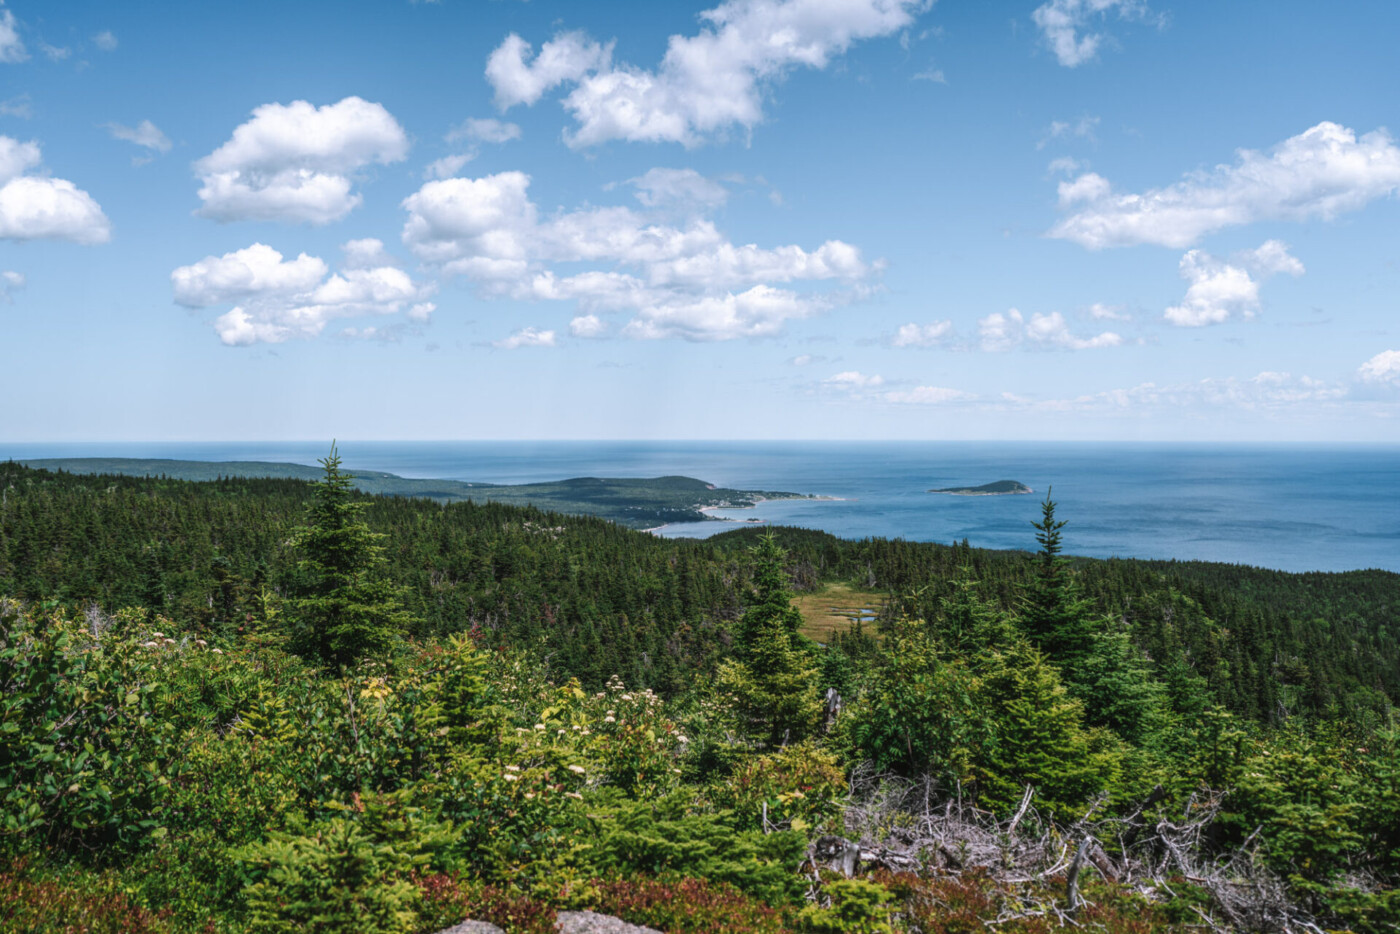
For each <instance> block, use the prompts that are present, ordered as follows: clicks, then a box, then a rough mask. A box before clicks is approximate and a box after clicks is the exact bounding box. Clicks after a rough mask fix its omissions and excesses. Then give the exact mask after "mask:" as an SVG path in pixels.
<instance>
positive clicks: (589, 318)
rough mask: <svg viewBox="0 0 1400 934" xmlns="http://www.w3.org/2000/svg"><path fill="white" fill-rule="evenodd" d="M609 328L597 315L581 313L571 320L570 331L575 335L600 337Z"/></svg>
mask: <svg viewBox="0 0 1400 934" xmlns="http://www.w3.org/2000/svg"><path fill="white" fill-rule="evenodd" d="M607 329H608V326H607V324H606V323H605V322H604V321H603V319H602V318H599V317H598V316H597V315H579V316H578V317H576V318H574V319H573V320H572V321H570V322H569V333H570V334H572V335H573V336H574V337H585V338H588V337H600V336H602V334H603V332H605V331H606V330H607Z"/></svg>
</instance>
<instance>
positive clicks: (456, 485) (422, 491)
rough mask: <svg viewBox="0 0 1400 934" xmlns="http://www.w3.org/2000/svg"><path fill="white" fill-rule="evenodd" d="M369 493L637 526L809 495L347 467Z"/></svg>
mask: <svg viewBox="0 0 1400 934" xmlns="http://www.w3.org/2000/svg"><path fill="white" fill-rule="evenodd" d="M20 463H22V464H24V465H25V466H28V467H33V468H36V469H39V470H62V471H66V472H68V473H73V474H119V475H122V476H130V477H168V478H170V479H172V480H196V481H207V480H218V479H219V478H221V477H270V478H274V479H292V480H317V479H319V478H320V477H321V474H322V470H321V468H319V467H308V466H306V465H305V464H284V463H274V462H265V461H185V460H164V459H159V458H131V457H60V458H49V459H45V460H25V461H20ZM345 472H346V473H348V474H350V475H351V476H353V477H354V478H355V486H356V487H357V488H359V489H360V490H363V491H364V492H366V493H376V494H381V495H384V496H408V497H417V498H421V499H431V500H436V501H438V502H443V503H449V502H460V501H464V500H474V501H476V502H479V503H480V502H493V503H508V504H511V505H515V506H535V507H537V508H539V509H545V510H549V511H552V512H562V513H573V514H578V515H588V516H599V517H601V518H604V519H610V520H612V521H613V522H617V523H618V524H620V525H625V526H627V527H628V528H633V529H647V528H653V527H655V526H659V525H665V524H667V523H670V522H703V521H706V520H708V519H710V518H712V517H710V516H708V515H706V514H705V513H704V512H702V510H704V509H713V508H724V507H729V508H742V507H748V506H754V505H756V504H757V503H760V502H762V501H764V500H769V499H806V498H808V497H806V496H805V495H804V494H801V493H785V492H778V491H771V490H730V489H722V488H719V487H716V486H714V485H712V484H709V483H706V482H705V481H703V480H696V479H694V478H693V477H652V478H646V479H643V478H606V477H576V478H574V479H571V480H559V481H555V482H551V483H522V484H494V483H472V482H468V481H464V480H413V479H409V478H407V477H400V476H396V475H395V474H391V473H385V472H383V471H379V470H347V471H345Z"/></svg>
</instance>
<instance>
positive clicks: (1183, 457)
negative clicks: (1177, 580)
mask: <svg viewBox="0 0 1400 934" xmlns="http://www.w3.org/2000/svg"><path fill="white" fill-rule="evenodd" d="M327 447H328V445H327V444H326V443H324V442H309V443H251V442H250V443H219V444H212V443H205V444H191V443H165V444H160V443H142V444H130V443H128V444H110V443H104V444H96V443H94V444H0V459H5V458H15V459H23V458H31V457H99V456H108V457H170V458H179V459H187V460H267V461H290V462H294V463H303V464H314V463H315V461H316V458H318V457H321V456H324V454H325V453H326V449H327ZM340 450H341V455H342V456H343V458H344V460H345V464H346V466H347V467H353V468H361V469H368V470H384V471H388V472H390V473H395V474H398V475H400V476H404V477H441V478H450V479H455V480H478V481H485V482H496V483H524V482H530V481H539V480H559V479H564V478H566V477H580V476H603V477H655V476H662V475H666V474H685V475H687V476H692V477H699V478H701V479H703V480H707V481H709V482H711V483H714V484H716V485H719V486H726V487H735V488H739V489H766V490H790V491H794V492H800V493H818V494H823V495H826V496H834V497H840V499H839V500H838V501H834V502H803V501H793V502H770V503H764V504H761V505H760V506H759V507H758V508H757V509H753V510H743V511H739V512H735V513H733V515H735V516H737V517H739V518H748V517H750V516H753V517H757V518H761V519H764V520H767V521H770V522H776V523H783V524H788V525H799V526H804V527H807V528H814V529H824V530H826V531H828V532H831V533H833V534H835V535H840V536H843V537H850V538H859V537H864V536H871V535H879V536H888V537H904V538H908V539H915V540H919V541H941V542H952V541H958V540H961V539H963V538H966V539H968V540H969V541H971V543H972V544H974V545H978V546H981V547H986V548H1026V549H1033V548H1034V547H1035V542H1034V539H1033V530H1032V529H1031V527H1030V523H1031V521H1032V520H1033V519H1035V518H1037V516H1038V514H1039V505H1038V504H1039V500H1040V496H1039V495H1037V496H990V497H958V496H936V495H932V494H929V493H927V492H925V491H926V490H928V489H929V488H930V487H942V486H956V485H969V486H971V485H978V484H982V483H988V482H991V481H993V480H1019V481H1021V482H1022V483H1026V484H1029V485H1030V486H1031V487H1032V488H1034V489H1035V490H1036V492H1037V494H1041V493H1044V491H1045V490H1046V489H1047V488H1049V487H1050V486H1051V485H1052V484H1053V486H1054V498H1055V500H1056V502H1057V503H1058V504H1059V509H1058V513H1057V515H1058V517H1059V518H1062V519H1066V520H1068V521H1069V525H1068V526H1067V527H1066V528H1065V533H1064V534H1065V544H1066V550H1067V551H1068V552H1070V553H1073V554H1082V555H1092V556H1096V557H1110V556H1114V555H1117V556H1120V557H1140V558H1180V559H1197V560H1204V561H1229V562H1237V563H1241V564H1252V565H1259V566H1262V567H1270V568H1279V569H1283V570H1289V571H1308V570H1323V571H1342V570H1351V569H1355V568H1385V569H1387V570H1391V571H1400V446H1395V445H1352V446H1329V447H1318V446H1303V445H1187V444H1172V445H1156V444H1078V443H1059V444H1046V443H1011V442H1006V443H986V442H927V443H925V442H907V443H906V442H884V443H864V442H784V443H754V442H617V441H609V442H556V441H550V442H369V441H364V442H349V441H347V442H342V443H341V445H340ZM734 527H735V526H734V525H733V524H732V523H719V522H709V523H697V524H694V525H676V526H669V527H667V528H666V529H664V530H662V532H661V533H660V534H664V535H668V536H677V535H692V536H700V535H707V534H713V533H716V532H720V531H726V530H727V529H729V528H734Z"/></svg>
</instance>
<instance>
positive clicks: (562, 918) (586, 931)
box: [559, 911, 662, 934]
mask: <svg viewBox="0 0 1400 934" xmlns="http://www.w3.org/2000/svg"><path fill="white" fill-rule="evenodd" d="M559 931H560V934H662V932H660V931H658V930H657V929H656V928H646V927H642V926H641V925H640V924H628V923H627V922H626V921H623V920H622V919H621V918H614V917H612V916H611V915H600V914H598V913H597V912H596V911H561V912H559Z"/></svg>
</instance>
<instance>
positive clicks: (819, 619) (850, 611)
mask: <svg viewBox="0 0 1400 934" xmlns="http://www.w3.org/2000/svg"><path fill="white" fill-rule="evenodd" d="M793 605H794V606H796V607H797V609H798V610H799V611H800V612H801V613H802V634H803V635H804V636H807V637H808V638H810V639H814V640H816V641H817V642H827V641H828V640H830V638H831V634H832V633H834V632H846V631H847V630H849V629H850V628H851V626H853V625H854V624H855V621H856V620H857V619H861V618H862V617H861V611H862V610H865V611H867V615H866V616H865V617H864V620H865V628H866V631H867V632H871V633H872V634H873V632H874V626H873V623H874V621H875V618H874V617H873V616H870V615H868V614H869V613H870V612H874V613H881V612H883V611H884V609H885V595H884V594H882V593H876V592H874V591H870V590H856V589H855V588H854V587H850V586H848V585H846V584H828V585H827V586H825V587H823V588H822V589H821V590H817V591H813V592H812V593H804V594H801V595H800V596H798V597H797V598H796V599H795V600H793Z"/></svg>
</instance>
